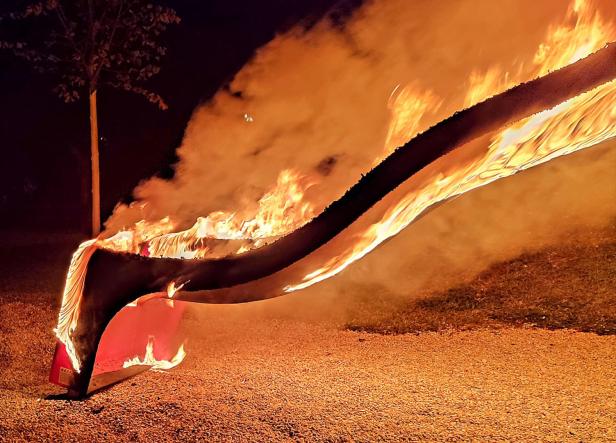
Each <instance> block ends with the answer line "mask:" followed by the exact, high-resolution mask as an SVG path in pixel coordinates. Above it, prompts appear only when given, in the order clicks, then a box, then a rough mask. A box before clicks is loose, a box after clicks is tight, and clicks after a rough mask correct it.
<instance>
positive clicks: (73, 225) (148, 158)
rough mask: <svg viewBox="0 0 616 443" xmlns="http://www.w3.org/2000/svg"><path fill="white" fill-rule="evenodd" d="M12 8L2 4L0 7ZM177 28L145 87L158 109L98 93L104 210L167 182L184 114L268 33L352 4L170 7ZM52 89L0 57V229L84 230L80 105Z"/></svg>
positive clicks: (236, 1)
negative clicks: (153, 181) (149, 183)
mask: <svg viewBox="0 0 616 443" xmlns="http://www.w3.org/2000/svg"><path fill="white" fill-rule="evenodd" d="M11 3H17V4H23V1H17V0H15V1H13V2H3V5H2V9H3V10H6V8H9V7H10V4H11ZM167 3H168V4H169V5H170V6H172V7H174V8H175V9H176V11H177V12H178V14H179V15H180V17H181V18H182V23H181V24H180V25H178V26H174V27H172V28H170V30H169V31H168V33H167V35H166V36H165V42H166V43H167V46H168V48H169V51H168V54H167V57H166V59H165V61H164V63H163V66H162V69H161V73H160V74H159V75H158V76H157V77H156V78H155V79H154V80H153V82H152V85H153V87H154V88H155V89H156V90H157V91H158V92H159V93H160V94H161V95H162V96H163V97H164V98H165V100H166V101H167V103H168V104H169V110H168V111H165V112H162V111H159V110H157V109H156V108H155V107H154V106H152V105H150V104H149V103H147V102H146V101H145V100H144V99H143V98H141V97H138V96H134V95H130V94H126V93H120V92H116V91H113V90H109V89H104V90H102V91H100V92H99V118H100V121H99V127H100V135H101V137H103V138H104V140H103V142H102V144H101V189H102V213H103V218H106V217H107V216H108V215H109V214H110V212H111V210H112V209H113V207H114V205H115V204H116V203H117V202H118V201H119V200H121V199H127V198H129V197H130V193H131V190H132V189H133V187H134V186H135V185H136V184H137V183H138V182H139V181H140V180H142V179H144V178H147V177H149V176H151V175H154V174H162V175H164V176H169V175H170V174H172V170H171V168H170V165H171V164H173V162H174V159H175V157H174V151H175V148H177V146H178V145H179V144H180V142H181V139H182V135H183V131H184V129H185V127H186V123H187V122H188V120H189V118H190V116H191V113H192V111H193V110H194V108H195V107H196V106H197V105H198V104H199V103H200V102H203V101H206V100H208V99H209V98H210V97H211V96H212V95H213V94H214V92H215V91H216V90H217V89H218V88H220V87H222V86H224V85H225V84H226V83H227V82H229V81H230V80H231V79H232V78H233V75H234V74H235V73H236V72H237V71H238V70H239V69H240V68H241V67H242V65H244V64H245V63H246V61H248V60H249V59H250V58H251V56H252V55H253V54H254V51H255V49H256V48H258V47H260V46H262V45H263V44H265V43H266V42H267V41H269V40H270V39H271V38H273V36H274V35H275V33H276V32H280V31H284V30H285V29H287V28H289V27H291V26H293V25H294V24H296V23H302V24H305V25H308V26H309V25H310V24H311V23H314V21H316V20H318V19H319V18H320V17H322V16H323V15H324V14H328V13H330V14H333V15H334V17H336V16H339V17H343V16H344V14H345V13H347V12H349V11H350V10H351V9H352V8H353V7H354V6H356V5H357V4H359V3H360V1H358V0H259V1H254V0H169V1H168V2H167ZM52 86H53V83H52V82H51V80H50V79H49V78H46V77H44V76H41V75H39V74H37V73H35V72H33V70H32V69H31V68H30V67H29V66H27V65H26V64H25V63H23V62H21V61H18V60H16V59H14V58H12V57H10V56H9V55H8V54H6V53H0V133H1V144H0V151H1V154H0V227H26V228H30V227H32V228H38V229H41V228H42V227H44V228H46V229H82V230H83V229H85V227H87V226H88V225H89V222H88V219H87V214H88V213H89V208H88V207H87V206H86V205H87V204H88V203H87V200H88V198H89V188H87V186H88V180H89V171H88V170H89V145H88V141H89V139H88V137H89V133H88V130H89V129H88V116H87V112H86V111H87V109H86V103H85V102H84V101H81V102H79V103H76V104H69V105H67V104H64V103H63V102H62V101H61V100H60V99H58V98H57V97H56V96H55V95H54V94H53V93H52V92H51V87H52Z"/></svg>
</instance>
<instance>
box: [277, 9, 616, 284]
mask: <svg viewBox="0 0 616 443" xmlns="http://www.w3.org/2000/svg"><path fill="white" fill-rule="evenodd" d="M572 19H573V20H572ZM566 21H567V23H570V24H567V25H562V26H558V27H556V28H553V29H550V30H549V32H548V36H547V38H546V41H545V42H544V43H543V44H541V45H540V46H539V49H538V50H537V53H536V55H535V57H534V60H533V64H534V69H533V72H532V73H531V75H530V77H537V76H540V75H544V74H546V73H547V72H549V71H551V70H555V69H558V68H561V67H563V66H566V65H568V64H571V63H574V62H575V61H577V60H579V59H580V58H583V57H585V56H587V55H588V54H590V53H592V52H593V51H595V50H597V49H599V48H600V47H602V46H603V45H604V44H605V43H607V42H608V41H610V40H612V39H613V38H614V37H615V36H616V32H615V31H614V28H613V27H612V26H611V25H608V24H606V23H604V22H603V20H602V18H601V16H600V15H599V14H598V13H593V11H592V9H591V7H590V5H589V4H588V3H586V2H585V1H583V0H576V1H575V2H574V3H573V5H572V6H571V8H570V9H569V12H568V17H567V20H566ZM499 72H501V71H500V69H499V68H498V67H495V68H493V69H491V70H489V71H488V74H486V75H485V76H484V77H483V78H482V79H480V77H479V75H478V74H477V73H474V74H472V75H471V79H470V80H471V85H470V88H469V92H468V94H467V96H466V103H467V104H469V105H470V104H473V103H475V102H479V101H481V100H484V99H486V98H488V97H489V96H491V95H494V94H497V93H499V92H502V90H504V89H506V88H507V86H509V85H510V84H511V79H510V78H509V74H504V75H502V76H501V78H498V77H497V73H499ZM523 80H524V79H517V81H514V82H513V83H520V82H521V81H523ZM614 103H616V82H610V83H607V84H605V85H603V86H601V87H599V88H597V89H595V90H594V91H590V92H588V93H586V94H582V95H580V96H579V97H576V98H574V99H571V100H568V101H567V102H565V103H562V104H560V105H559V106H556V107H555V108H553V109H550V110H546V111H543V112H541V113H539V114H537V115H535V116H533V117H530V118H528V119H525V120H523V121H521V122H519V123H518V124H517V125H515V126H513V127H512V128H509V129H506V130H504V131H502V132H501V133H500V134H497V135H496V136H495V137H494V138H493V139H492V141H491V143H490V147H489V149H488V150H487V151H486V153H485V155H484V157H483V158H481V159H479V160H476V161H474V162H473V163H471V164H470V165H466V166H464V167H461V168H460V169H458V170H457V171H455V172H453V173H451V174H449V175H447V176H443V175H441V176H437V177H436V178H435V179H434V181H433V182H432V183H430V184H429V185H427V186H425V187H424V188H422V189H419V190H417V191H415V192H412V193H410V194H408V195H406V196H405V197H404V198H403V199H402V200H401V201H400V202H398V203H397V204H396V205H395V206H394V207H393V208H391V209H389V210H388V211H387V212H386V214H385V216H384V217H383V218H382V220H381V221H380V222H378V223H375V224H374V225H372V226H370V227H369V228H368V229H367V230H366V231H365V232H364V233H363V234H362V235H361V236H360V237H359V238H358V239H357V241H356V242H355V243H354V244H353V245H351V246H350V247H349V249H348V250H347V251H346V252H344V253H343V254H341V255H339V256H337V257H334V258H332V259H331V260H329V261H328V262H327V263H326V264H325V265H324V266H323V267H321V268H319V269H317V270H315V271H313V272H311V273H309V274H308V275H306V276H305V277H304V279H303V281H302V282H300V283H297V284H294V285H289V286H287V287H285V289H284V290H285V291H286V292H292V291H297V290H299V289H304V288H306V287H308V286H311V285H313V284H315V283H318V282H320V281H323V280H325V279H327V278H330V277H332V276H333V275H336V274H337V273H339V272H340V271H342V270H343V269H345V268H346V267H347V266H349V265H350V264H351V263H353V262H355V261H357V260H359V259H360V258H362V257H364V256H365V255H366V254H368V253H369V252H370V251H372V250H373V249H374V248H376V247H377V246H378V245H379V244H381V243H382V242H383V241H385V240H386V239H388V238H390V237H392V236H394V235H396V234H398V233H399V232H400V231H401V230H402V229H404V228H405V227H407V226H408V225H409V224H410V223H411V222H412V221H413V220H415V219H416V218H417V216H419V215H420V214H421V213H422V212H423V211H424V210H425V209H427V208H428V207H430V206H432V205H434V204H435V203H438V202H441V201H444V200H446V199H448V198H451V197H454V196H456V195H460V194H463V193H465V192H468V191H470V190H471V189H475V188H478V187H480V186H484V185H486V184H488V183H491V182H492V181H494V180H497V179H499V178H504V177H508V176H510V175H513V174H515V173H517V172H519V171H522V170H524V169H528V168H530V167H533V166H536V165H539V164H541V163H544V162H546V161H548V160H551V159H553V158H556V157H559V156H561V155H566V154H570V153H572V152H575V151H578V150H580V149H583V148H587V147H590V146H593V145H596V144H598V143H600V142H602V141H604V140H606V139H608V138H611V137H614V136H616V108H615V107H614ZM399 109H404V107H402V106H401V107H399ZM391 125H393V126H394V127H395V126H396V125H397V119H396V118H393V119H392V123H391ZM391 127H392V126H390V132H391Z"/></svg>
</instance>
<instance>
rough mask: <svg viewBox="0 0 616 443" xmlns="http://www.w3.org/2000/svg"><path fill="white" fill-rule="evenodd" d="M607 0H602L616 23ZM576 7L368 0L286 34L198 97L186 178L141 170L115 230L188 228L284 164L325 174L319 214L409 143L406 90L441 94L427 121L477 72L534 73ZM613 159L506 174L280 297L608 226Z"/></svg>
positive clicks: (398, 277) (599, 150)
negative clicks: (401, 115)
mask: <svg viewBox="0 0 616 443" xmlns="http://www.w3.org/2000/svg"><path fill="white" fill-rule="evenodd" d="M610 3H611V2H610V0H605V1H601V2H599V1H595V2H594V4H595V5H596V6H597V9H598V10H599V11H600V12H601V14H602V15H603V16H604V17H605V18H606V19H607V20H611V21H614V22H616V11H614V10H613V5H610ZM568 6H569V2H564V1H562V0H550V1H541V2H537V1H531V0H503V1H499V2H494V1H492V0H465V1H459V0H451V1H441V2H437V3H435V2H432V1H426V0H416V1H409V0H380V1H372V2H367V4H365V5H364V6H363V7H362V8H361V9H360V10H358V11H357V12H356V13H355V15H354V17H352V18H351V19H350V20H349V21H348V22H347V23H346V25H345V26H344V28H341V27H340V26H334V25H332V24H330V23H329V22H327V21H324V22H322V23H320V24H319V25H317V26H316V27H314V28H312V29H311V30H309V31H305V30H303V29H295V30H293V31H291V32H288V33H286V34H284V35H280V36H278V37H276V38H275V39H274V40H273V41H272V42H270V43H269V44H268V45H266V46H265V47H264V48H262V49H261V50H260V51H259V52H258V53H257V54H256V56H255V57H254V59H253V60H252V61H251V62H250V63H249V64H248V65H247V66H245V67H244V68H243V69H242V70H241V71H240V72H239V73H238V74H237V76H236V78H235V79H234V80H233V82H232V83H231V84H230V86H229V88H228V89H223V90H221V91H220V92H219V93H217V94H216V96H215V97H214V98H213V99H212V101H211V102H210V103H207V104H205V105H203V106H201V107H199V108H198V109H196V110H195V112H194V115H193V117H192V119H191V121H190V122H189V124H188V127H187V129H186V133H185V136H184V140H183V142H182V145H181V146H180V147H179V149H178V156H179V158H180V161H179V163H178V164H177V165H176V173H175V177H174V178H173V179H172V180H169V181H166V180H162V179H159V178H152V179H150V180H147V181H145V182H144V183H142V184H141V185H140V186H139V187H138V188H137V189H136V190H135V193H134V195H135V198H136V202H135V203H134V204H133V205H131V206H130V207H118V208H117V209H116V211H115V213H114V214H113V215H112V217H111V218H110V220H108V222H107V224H106V228H107V231H108V232H109V233H113V232H115V231H117V230H119V229H121V228H122V227H127V226H130V225H131V224H132V223H134V222H136V221H138V220H141V219H144V218H145V219H148V220H158V219H160V218H162V217H164V216H170V217H171V218H172V219H173V220H174V221H176V222H177V223H179V227H181V228H187V227H189V226H191V225H192V224H193V223H194V221H195V220H196V218H197V217H199V216H205V215H207V214H209V213H211V212H213V211H217V210H225V211H239V212H240V213H241V212H242V211H243V210H245V209H246V208H251V207H254V206H255V205H256V203H257V201H258V199H259V198H260V197H261V196H262V195H263V194H264V193H265V192H266V190H268V189H269V188H271V187H272V186H273V184H275V183H276V179H277V177H278V174H279V173H280V171H282V170H284V169H288V168H292V169H295V170H297V171H299V172H301V173H302V174H304V175H307V176H309V177H311V178H314V182H315V183H316V184H315V185H314V186H312V187H311V188H310V189H309V190H308V192H307V195H306V198H307V199H308V200H309V201H310V202H312V203H313V205H314V206H315V208H316V210H317V212H319V211H320V210H322V209H323V208H324V207H325V206H326V205H327V204H328V203H330V202H331V201H333V200H335V199H337V198H338V197H340V196H341V195H342V194H343V193H344V191H346V190H347V189H348V188H349V187H350V186H351V185H352V184H353V183H355V182H356V181H357V180H358V178H359V177H360V174H361V173H362V172H365V171H367V170H369V169H370V168H371V167H372V166H373V165H374V162H375V159H378V158H381V157H382V156H383V155H385V152H386V149H387V148H388V147H391V146H388V145H390V144H392V143H394V144H395V143H396V142H401V143H403V142H404V140H402V141H400V140H393V141H392V140H391V138H390V136H391V134H390V130H391V127H390V120H391V112H392V106H394V105H395V99H396V97H397V96H398V95H399V94H402V93H405V91H406V92H408V91H413V92H416V94H417V95H418V96H419V97H425V98H426V102H429V105H427V106H424V107H421V106H419V108H420V109H419V110H416V111H415V113H414V114H413V115H414V121H413V127H412V130H411V131H414V132H417V131H421V130H423V129H426V128H427V127H429V126H430V125H432V124H434V123H436V122H438V121H440V120H441V119H443V118H445V117H447V116H448V115H450V114H452V113H453V112H455V111H456V110H459V109H461V108H463V107H465V106H467V105H468V102H469V97H468V90H469V87H470V86H471V85H472V84H473V83H474V82H476V81H477V79H478V78H484V77H486V76H492V75H493V76H494V77H495V79H496V80H498V79H500V81H502V82H503V84H506V79H507V78H508V77H509V76H515V77H516V78H519V77H522V78H524V77H525V74H526V75H528V74H527V72H531V71H530V65H531V64H532V60H533V55H534V54H535V52H536V50H537V47H538V46H539V44H540V43H541V42H542V41H543V39H544V37H545V34H546V31H547V29H548V27H549V26H550V25H552V24H558V23H562V22H563V20H564V19H565V16H566V13H567V8H568ZM610 14H611V15H610ZM507 73H509V74H507ZM408 85H410V86H408ZM405 86H406V87H407V88H408V89H406V90H405V89H404V87H405ZM409 136H412V134H409ZM401 143H400V144H401ZM486 143H487V141H486ZM614 170H616V152H614V149H613V143H612V145H609V143H605V144H604V145H603V146H599V147H593V148H590V149H589V150H587V151H583V152H580V153H576V154H574V155H572V156H569V157H566V158H562V159H558V160H555V161H553V162H551V163H548V164H546V165H543V166H541V167H538V168H536V169H534V170H530V171H526V172H524V173H522V174H520V175H518V176H515V177H512V178H509V179H506V180H502V181H500V182H496V183H494V184H491V185H489V186H488V187H486V188H483V189H479V190H476V191H473V192H471V193H469V194H468V195H464V196H462V197H459V198H458V199H456V200H454V201H452V202H447V203H445V204H444V205H442V206H440V207H439V208H437V209H435V210H433V211H432V212H431V213H430V214H428V215H427V216H425V217H424V218H422V219H421V220H419V221H418V222H417V223H415V224H414V225H411V226H410V227H409V228H408V229H407V230H406V231H404V232H402V233H401V234H400V235H399V236H398V237H396V238H394V239H392V240H391V241H389V242H387V243H386V244H384V245H382V246H381V247H380V248H379V249H377V250H376V251H374V252H373V253H372V254H370V255H369V256H367V257H366V258H364V259H363V260H361V261H360V262H359V263H356V264H355V265H353V266H351V267H350V268H349V269H347V270H346V271H345V272H343V273H342V274H341V275H340V276H337V277H335V278H334V279H332V280H331V281H328V282H325V283H324V284H321V285H317V286H316V287H313V288H311V289H309V290H308V291H306V292H302V293H300V294H296V295H293V296H291V300H290V301H289V300H278V301H273V302H271V303H275V304H276V303H277V304H279V305H280V304H289V303H290V304H291V305H295V306H299V304H301V303H302V302H301V300H307V299H308V298H309V299H310V300H312V302H311V303H314V302H315V298H318V297H321V300H322V301H324V300H326V299H327V298H328V295H327V294H330V295H331V294H335V293H337V292H340V291H348V290H350V289H349V288H351V290H362V289H361V288H362V287H366V288H369V287H370V285H373V284H378V285H380V286H382V287H384V288H386V289H387V291H388V292H391V293H395V294H404V295H409V294H413V293H415V292H417V291H419V290H422V289H425V288H429V287H434V288H438V287H441V286H443V285H446V284H451V283H453V282H455V281H456V280H457V281H459V280H460V279H462V278H468V277H469V276H470V275H472V274H474V273H476V272H479V271H480V270H481V269H483V268H484V267H485V266H487V265H488V264H489V263H490V262H492V261H494V260H499V259H504V258H509V257H511V256H513V255H515V254H517V253H520V252H522V251H524V250H526V249H528V248H536V247H540V246H541V245H544V244H546V243H549V242H553V241H558V239H560V238H562V237H563V235H565V234H568V233H570V232H571V231H572V230H576V229H579V228H582V227H588V226H592V227H597V226H601V225H603V224H605V223H607V222H608V221H609V220H611V219H612V218H613V217H615V216H616V205H615V204H614V201H616V183H615V182H614V179H613V171H614ZM351 283H352V284H351ZM352 288H355V289H352ZM324 303H325V302H324Z"/></svg>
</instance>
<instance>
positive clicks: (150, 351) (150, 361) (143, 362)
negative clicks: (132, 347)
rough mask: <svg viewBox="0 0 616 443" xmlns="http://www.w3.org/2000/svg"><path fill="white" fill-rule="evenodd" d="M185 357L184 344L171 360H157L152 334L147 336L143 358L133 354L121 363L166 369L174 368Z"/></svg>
mask: <svg viewBox="0 0 616 443" xmlns="http://www.w3.org/2000/svg"><path fill="white" fill-rule="evenodd" d="M185 357H186V352H185V351H184V345H183V344H182V345H181V346H180V349H178V352H177V353H176V354H175V355H174V356H173V358H172V359H171V360H157V359H156V357H154V336H152V335H150V336H149V337H148V344H147V345H146V347H145V355H144V357H143V359H141V358H139V356H135V357H133V358H130V359H128V360H126V361H125V362H124V364H123V365H122V367H123V368H129V367H131V366H137V365H139V366H151V367H152V369H158V370H161V371H166V370H169V369H171V368H175V367H176V366H177V365H179V364H180V363H182V361H183V360H184V358H185Z"/></svg>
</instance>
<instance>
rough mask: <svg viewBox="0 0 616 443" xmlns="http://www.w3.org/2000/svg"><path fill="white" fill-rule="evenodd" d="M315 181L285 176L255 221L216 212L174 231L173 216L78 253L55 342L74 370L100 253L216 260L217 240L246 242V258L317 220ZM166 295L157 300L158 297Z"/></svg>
mask: <svg viewBox="0 0 616 443" xmlns="http://www.w3.org/2000/svg"><path fill="white" fill-rule="evenodd" d="M315 183H316V182H315V181H314V180H313V179H311V178H309V177H308V176H306V175H303V174H300V173H299V172H297V171H294V170H292V169H285V170H283V171H281V172H280V174H279V175H278V179H277V181H276V185H275V186H274V187H273V188H272V189H270V190H269V191H267V192H266V193H264V194H263V196H262V197H261V198H260V199H259V201H258V202H257V207H256V209H255V211H254V213H253V214H252V217H246V218H242V217H240V216H239V215H238V214H237V213H235V212H224V211H216V212H213V213H211V214H209V215H208V216H206V217H199V218H198V219H197V221H196V223H195V224H194V225H193V226H192V227H191V228H189V229H187V230H185V231H180V232H173V230H174V228H175V227H176V224H175V223H174V222H173V221H172V220H171V219H170V217H164V218H162V219H161V220H158V221H155V222H151V221H146V220H142V221H139V222H137V223H135V224H134V225H133V226H132V227H131V228H130V229H125V230H121V231H119V232H118V233H116V234H115V235H113V236H111V237H109V238H97V239H92V240H88V241H86V242H84V243H82V244H81V245H80V246H79V248H78V249H77V251H76V252H75V253H74V254H73V257H72V259H71V264H70V266H69V270H68V273H67V277H66V284H65V288H64V292H63V296H62V305H61V307H60V314H59V317H58V325H57V326H56V328H55V329H54V332H55V334H56V337H57V338H58V339H59V340H60V341H61V342H62V343H63V344H64V345H65V347H66V352H67V354H68V355H69V357H70V359H71V363H72V365H73V368H74V369H75V371H77V372H79V369H80V367H81V362H80V361H79V359H78V357H77V355H76V352H75V349H74V346H73V342H72V340H71V336H72V334H73V332H74V331H75V329H76V327H77V321H78V313H79V302H80V299H81V294H82V291H83V285H84V281H85V275H86V271H87V265H88V261H89V259H90V257H91V256H92V254H93V253H94V252H95V251H96V249H97V248H105V249H110V250H113V251H118V252H129V253H133V254H141V255H145V256H154V257H171V258H183V259H192V258H203V257H206V256H212V255H213V254H212V245H213V242H215V241H217V240H242V242H240V244H239V245H238V246H237V248H236V249H235V250H232V251H231V253H242V252H244V251H246V250H249V249H252V248H256V247H259V246H262V245H263V244H265V243H267V242H269V241H272V240H274V239H275V238H277V237H279V236H281V235H284V234H286V233H287V232H289V231H292V230H293V229H296V228H297V227H299V226H301V225H303V224H304V223H306V222H307V221H308V220H310V219H311V218H312V217H313V216H314V215H315V209H314V207H313V205H312V204H311V203H309V202H308V201H306V200H305V198H304V197H305V192H306V190H307V189H308V188H309V187H311V186H313V185H314V184H315ZM184 284H185V283H183V284H181V285H179V286H175V285H176V283H175V282H171V283H170V284H169V286H168V288H167V297H168V300H167V303H168V304H170V306H173V300H171V298H173V296H174V295H175V293H176V292H177V291H178V290H179V289H181V288H182V286H183V285H184ZM159 296H162V295H156V294H155V295H154V297H159ZM151 298H153V296H144V297H141V298H140V299H139V300H137V301H135V302H131V303H129V304H128V305H127V306H128V307H135V306H137V304H138V303H143V302H145V301H147V300H149V299H151Z"/></svg>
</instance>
